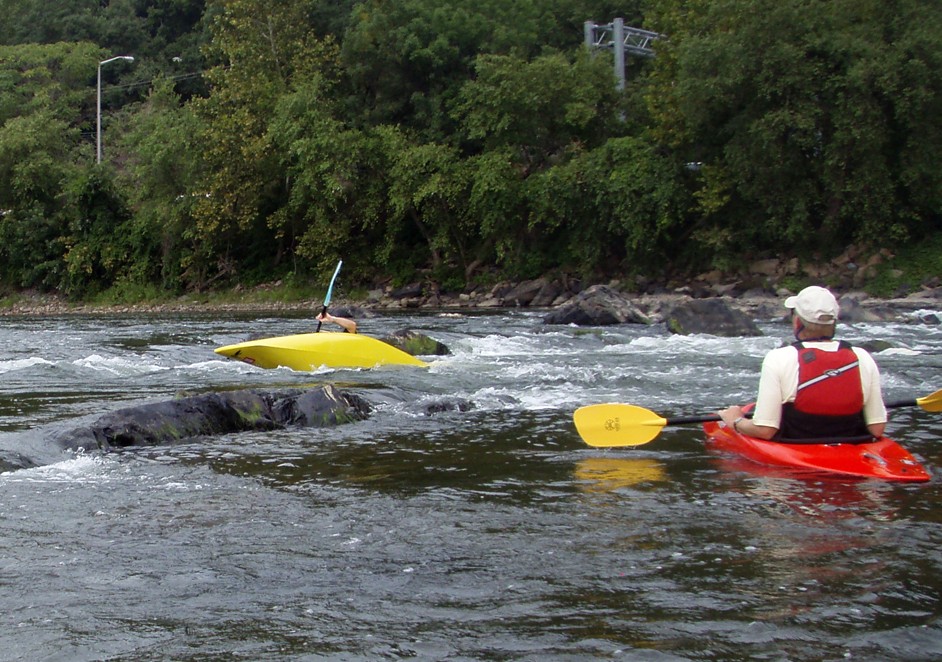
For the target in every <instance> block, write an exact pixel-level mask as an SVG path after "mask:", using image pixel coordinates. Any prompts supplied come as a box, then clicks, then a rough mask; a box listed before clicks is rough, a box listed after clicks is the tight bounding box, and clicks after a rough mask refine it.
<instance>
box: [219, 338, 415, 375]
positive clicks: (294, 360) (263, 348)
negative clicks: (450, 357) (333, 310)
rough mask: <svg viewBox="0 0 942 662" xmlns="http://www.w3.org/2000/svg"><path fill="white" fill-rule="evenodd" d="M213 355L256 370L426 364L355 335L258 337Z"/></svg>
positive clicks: (387, 345)
mask: <svg viewBox="0 0 942 662" xmlns="http://www.w3.org/2000/svg"><path fill="white" fill-rule="evenodd" d="M215 351H216V353H217V354H221V355H222V356H226V357H228V358H230V359H236V360H238V361H245V362H246V363H251V364H252V365H256V366H258V367H260V368H279V367H284V368H291V369H292V370H315V369H317V368H320V367H321V366H325V367H328V368H375V367H376V366H381V365H411V366H418V367H420V368H427V367H428V364H427V363H425V362H424V361H420V360H419V359H417V358H415V357H414V356H412V355H411V354H407V353H406V352H403V351H402V350H400V349H398V348H396V347H393V346H392V345H390V344H388V343H384V342H383V341H382V340H377V339H376V338H371V337H369V336H363V335H360V334H358V333H335V332H329V331H324V332H321V333H301V334H297V335H293V336H279V337H276V338H260V339H258V340H248V341H246V342H241V343H238V344H236V345H226V346H225V347H219V348H217V349H216V350H215Z"/></svg>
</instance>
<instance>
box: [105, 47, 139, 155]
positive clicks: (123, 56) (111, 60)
mask: <svg viewBox="0 0 942 662" xmlns="http://www.w3.org/2000/svg"><path fill="white" fill-rule="evenodd" d="M115 60H127V61H128V62H134V58H133V57H131V56H130V55H118V56H116V57H111V58H108V59H107V60H102V61H101V62H99V63H98V112H97V114H96V118H97V125H98V139H97V141H96V142H97V147H98V161H97V162H98V163H101V67H102V65H104V64H108V63H109V62H114V61H115Z"/></svg>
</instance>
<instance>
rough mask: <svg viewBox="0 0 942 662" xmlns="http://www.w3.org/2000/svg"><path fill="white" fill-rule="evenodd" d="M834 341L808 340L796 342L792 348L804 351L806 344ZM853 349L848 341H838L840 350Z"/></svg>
mask: <svg viewBox="0 0 942 662" xmlns="http://www.w3.org/2000/svg"><path fill="white" fill-rule="evenodd" d="M832 340H834V338H808V339H807V340H796V341H795V342H793V343H792V347H794V348H795V349H797V350H802V349H804V348H805V343H806V342H830V341H832ZM853 347H854V346H853V345H851V344H850V343H849V342H847V341H846V340H838V341H837V348H838V349H853Z"/></svg>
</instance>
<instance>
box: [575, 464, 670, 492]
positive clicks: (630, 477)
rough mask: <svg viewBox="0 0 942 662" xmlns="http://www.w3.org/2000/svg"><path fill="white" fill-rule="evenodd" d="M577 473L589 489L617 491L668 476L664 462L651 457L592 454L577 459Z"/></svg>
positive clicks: (583, 485)
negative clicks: (598, 455)
mask: <svg viewBox="0 0 942 662" xmlns="http://www.w3.org/2000/svg"><path fill="white" fill-rule="evenodd" d="M573 477H574V478H575V480H576V483H577V484H578V485H579V487H580V488H581V489H583V490H585V491H587V492H613V491H615V490H618V489H622V488H625V487H636V486H638V485H642V484H644V483H657V482H660V481H665V480H667V472H666V471H665V470H664V465H663V464H662V463H661V462H658V461H657V460H653V459H650V458H644V457H640V458H628V457H588V458H585V459H584V460H579V461H578V462H577V463H576V468H575V471H574V472H573Z"/></svg>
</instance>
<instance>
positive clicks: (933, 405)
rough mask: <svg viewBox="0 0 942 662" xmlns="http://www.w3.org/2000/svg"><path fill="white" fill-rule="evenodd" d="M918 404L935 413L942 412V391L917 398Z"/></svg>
mask: <svg viewBox="0 0 942 662" xmlns="http://www.w3.org/2000/svg"><path fill="white" fill-rule="evenodd" d="M916 404H917V405H919V406H920V407H922V408H923V409H925V410H926V411H931V412H933V413H938V412H940V411H942V390H939V391H936V392H935V393H932V394H930V395H927V396H924V397H922V398H916Z"/></svg>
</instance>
